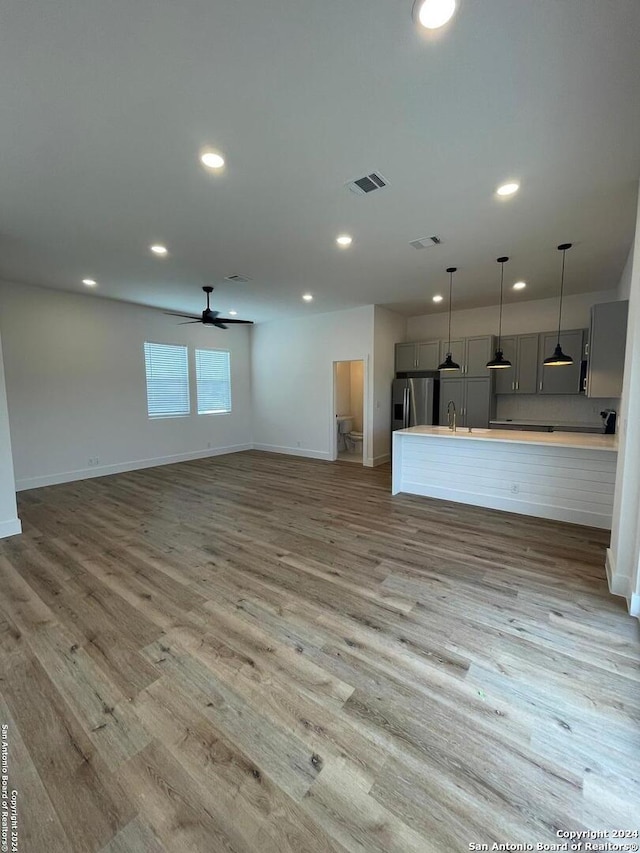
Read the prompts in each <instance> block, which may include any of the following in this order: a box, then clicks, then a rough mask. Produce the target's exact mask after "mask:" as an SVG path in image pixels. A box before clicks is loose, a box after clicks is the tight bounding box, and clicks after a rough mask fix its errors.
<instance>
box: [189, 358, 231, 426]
mask: <svg viewBox="0 0 640 853" xmlns="http://www.w3.org/2000/svg"><path fill="white" fill-rule="evenodd" d="M196 387H197V391H198V414H199V415H212V414H215V413H219V412H230V411H231V375H230V369H229V353H228V352H224V351H222V350H212V349H197V350H196Z"/></svg>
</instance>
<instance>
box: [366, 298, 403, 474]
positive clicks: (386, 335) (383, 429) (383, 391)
mask: <svg viewBox="0 0 640 853" xmlns="http://www.w3.org/2000/svg"><path fill="white" fill-rule="evenodd" d="M406 322H407V321H406V318H405V317H401V316H400V315H399V314H396V313H395V312H393V311H389V309H388V308H382V307H381V306H380V305H376V306H375V312H374V345H373V459H374V464H376V465H378V464H380V463H382V462H386V461H387V460H388V459H389V458H390V455H391V383H392V381H393V379H394V378H395V346H394V345H395V344H396V343H397V342H398V341H402V340H404V338H405V333H406Z"/></svg>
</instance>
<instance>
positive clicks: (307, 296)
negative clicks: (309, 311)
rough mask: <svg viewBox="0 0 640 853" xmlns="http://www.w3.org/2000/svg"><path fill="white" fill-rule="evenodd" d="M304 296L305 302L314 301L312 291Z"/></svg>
mask: <svg viewBox="0 0 640 853" xmlns="http://www.w3.org/2000/svg"><path fill="white" fill-rule="evenodd" d="M302 298H303V299H304V301H305V302H313V296H312V295H311V294H310V293H305V295H304V296H303V297H302Z"/></svg>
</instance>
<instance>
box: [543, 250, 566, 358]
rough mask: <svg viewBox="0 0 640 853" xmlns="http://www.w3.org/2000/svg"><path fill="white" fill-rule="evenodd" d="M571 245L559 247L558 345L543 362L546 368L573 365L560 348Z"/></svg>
mask: <svg viewBox="0 0 640 853" xmlns="http://www.w3.org/2000/svg"><path fill="white" fill-rule="evenodd" d="M571 246H572V244H571V243H561V244H560V245H559V246H558V251H559V252H562V274H561V276H560V309H559V311H558V343H557V344H556V348H555V350H554V351H553V355H550V356H549V357H548V358H545V360H544V361H543V362H542V363H543V364H544V366H545V367H564V366H565V365H569V364H573V359H572V358H571V356H570V355H565V354H564V353H563V352H562V347H561V346H560V328H561V325H562V297H563V295H564V259H565V255H566V254H567V249H570V248H571Z"/></svg>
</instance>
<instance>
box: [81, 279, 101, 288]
mask: <svg viewBox="0 0 640 853" xmlns="http://www.w3.org/2000/svg"><path fill="white" fill-rule="evenodd" d="M82 283H83V284H86V285H87V287H95V286H96V285H97V283H98V282H97V281H96V280H95V279H93V278H83V279H82Z"/></svg>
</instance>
